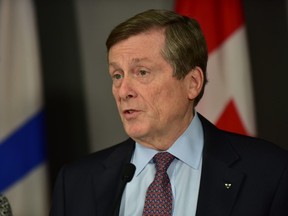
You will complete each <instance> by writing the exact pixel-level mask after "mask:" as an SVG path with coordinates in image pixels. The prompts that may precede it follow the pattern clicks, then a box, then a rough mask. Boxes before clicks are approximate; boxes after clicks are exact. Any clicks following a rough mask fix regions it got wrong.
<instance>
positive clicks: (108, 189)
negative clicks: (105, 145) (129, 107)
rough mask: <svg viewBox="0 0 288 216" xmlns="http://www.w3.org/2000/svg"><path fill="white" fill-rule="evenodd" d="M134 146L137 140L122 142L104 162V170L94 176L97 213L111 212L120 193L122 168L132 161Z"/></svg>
mask: <svg viewBox="0 0 288 216" xmlns="http://www.w3.org/2000/svg"><path fill="white" fill-rule="evenodd" d="M134 148H135V142H134V141H133V140H131V139H128V140H127V141H125V142H124V143H121V144H120V145H119V147H118V148H116V149H115V150H114V151H112V152H111V154H110V155H109V157H108V158H107V159H106V160H105V161H104V162H103V172H101V173H100V174H97V175H95V176H94V178H95V181H94V182H95V184H94V188H95V196H96V203H97V206H98V208H97V210H96V211H97V215H101V216H107V215H110V214H111V213H110V212H111V211H112V206H113V203H114V202H115V199H116V195H117V193H119V186H120V184H121V173H122V169H123V167H124V165H125V164H127V163H129V162H130V160H131V157H132V154H133V151H134ZM96 179H97V180H96ZM96 182H97V183H96ZM119 204H120V203H119ZM117 208H119V206H117ZM117 215H118V214H117Z"/></svg>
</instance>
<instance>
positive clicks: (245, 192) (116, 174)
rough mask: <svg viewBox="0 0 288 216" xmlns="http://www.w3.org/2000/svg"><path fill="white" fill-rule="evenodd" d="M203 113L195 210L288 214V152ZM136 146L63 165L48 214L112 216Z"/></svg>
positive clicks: (213, 215)
mask: <svg viewBox="0 0 288 216" xmlns="http://www.w3.org/2000/svg"><path fill="white" fill-rule="evenodd" d="M199 116H200V120H201V122H202V125H203V130H204V151H203V165H202V176H201V182H200V190H199V197H198V205H197V213H196V215H197V216H228V215H231V216H265V215H269V216H288V154H287V152H286V151H284V150H281V149H280V148H278V147H276V146H275V145H274V144H271V143H269V142H266V141H264V140H260V139H255V138H251V137H246V136H241V135H237V134H233V133H228V132H225V131H222V130H219V129H217V128H216V127H215V126H214V125H212V124H211V123H210V122H208V121H207V120H206V119H205V118H204V117H202V116H201V115H199ZM134 148H135V142H134V141H133V140H132V139H128V140H126V141H125V142H123V143H120V144H118V145H116V146H113V147H110V148H108V149H105V150H102V151H99V152H96V153H93V154H91V155H89V156H88V157H85V158H83V159H81V160H79V161H77V162H75V163H73V164H70V165H67V166H65V167H64V168H63V169H62V170H61V171H60V173H59V176H58V179H57V181H56V184H55V189H54V193H53V202H52V208H51V212H50V215H51V216H109V215H110V212H111V208H112V205H113V203H114V200H115V196H116V193H117V191H118V190H119V185H120V184H121V172H122V169H123V166H124V165H125V164H127V163H129V162H130V159H131V156H132V154H133V151H134ZM187 205H189V200H187ZM177 216H178V215H177ZM179 216H181V215H179Z"/></svg>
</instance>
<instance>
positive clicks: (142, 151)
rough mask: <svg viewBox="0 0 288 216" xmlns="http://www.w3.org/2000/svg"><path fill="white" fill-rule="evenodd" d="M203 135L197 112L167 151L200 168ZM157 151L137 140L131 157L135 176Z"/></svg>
mask: <svg viewBox="0 0 288 216" xmlns="http://www.w3.org/2000/svg"><path fill="white" fill-rule="evenodd" d="M203 137H204V136H203V128H202V124H201V122H200V119H199V117H198V115H197V113H195V116H194V117H193V119H192V121H191V123H190V125H189V126H188V128H187V129H186V130H185V131H184V133H183V134H182V135H181V136H180V137H179V138H178V139H177V140H176V141H175V143H174V144H173V145H172V146H171V147H170V148H169V149H168V150H167V151H168V152H169V153H171V154H173V155H174V156H175V157H176V158H178V159H179V160H181V161H182V162H183V163H185V164H187V165H188V166H190V167H191V168H193V169H198V168H199V166H200V162H201V158H202V150H203V145H204V138H203ZM157 153H158V151H157V150H155V149H151V148H147V147H145V146H143V145H141V144H139V143H137V142H136V146H135V151H134V154H133V156H132V159H131V162H132V163H133V164H134V165H135V166H136V171H135V176H137V175H138V174H139V173H141V171H142V170H143V169H144V168H145V166H146V165H147V164H148V163H149V162H150V161H151V159H152V158H153V157H154V155H155V154H157Z"/></svg>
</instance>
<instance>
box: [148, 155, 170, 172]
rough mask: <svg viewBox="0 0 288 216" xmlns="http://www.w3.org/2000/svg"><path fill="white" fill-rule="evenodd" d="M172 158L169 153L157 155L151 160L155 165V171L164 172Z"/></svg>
mask: <svg viewBox="0 0 288 216" xmlns="http://www.w3.org/2000/svg"><path fill="white" fill-rule="evenodd" d="M174 158H175V157H174V156H173V155H172V154H170V153H169V152H160V153H157V154H156V155H155V156H154V158H153V159H154V162H155V165H156V171H157V172H166V171H167V169H168V167H169V166H170V164H171V163H172V161H173V160H174Z"/></svg>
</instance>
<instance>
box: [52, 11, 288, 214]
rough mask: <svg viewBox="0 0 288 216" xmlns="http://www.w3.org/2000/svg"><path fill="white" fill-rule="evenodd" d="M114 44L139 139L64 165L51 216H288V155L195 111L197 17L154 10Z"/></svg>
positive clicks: (126, 113) (125, 102)
mask: <svg viewBox="0 0 288 216" xmlns="http://www.w3.org/2000/svg"><path fill="white" fill-rule="evenodd" d="M106 45H107V51H108V63H109V74H110V76H111V78H112V91H113V95H114V97H115V101H116V104H117V107H118V110H119V114H120V117H121V120H122V122H123V126H124V128H125V131H126V133H127V134H128V135H129V137H130V138H129V139H128V140H126V141H124V142H122V143H120V144H118V145H115V146H113V147H111V148H108V149H105V150H102V151H100V152H96V153H94V154H91V155H89V156H88V157H85V158H83V159H81V160H80V161H77V162H75V163H73V164H71V165H67V166H66V167H64V168H63V169H62V170H61V172H60V174H59V177H58V180H57V182H56V186H55V191H54V196H53V204H52V209H51V215H53V216H64V215H66V216H74V215H75V216H76V215H77V216H79V215H85V216H90V215H91V216H92V215H94V216H107V215H123V216H124V215H125V216H138V215H139V216H140V215H165V216H172V215H174V216H188V215H189V216H191V215H199V216H213V215H215V216H218V215H219V216H224V215H233V216H243V215H247V216H248V215H249V216H250V215H251V216H256V215H259V216H260V215H261V216H263V215H270V216H280V215H283V216H284V215H288V170H287V169H288V155H287V152H285V151H284V150H281V149H279V148H277V147H276V146H275V145H273V144H271V143H268V142H266V141H263V140H260V139H256V138H251V137H245V136H242V135H238V134H233V133H228V132H225V131H222V130H219V129H217V128H216V127H215V126H214V125H212V124H211V123H210V122H209V121H208V120H206V119H205V118H204V117H203V116H201V115H200V114H199V113H197V112H196V111H195V107H196V105H197V103H198V102H199V100H200V99H201V97H202V95H203V93H204V87H205V84H206V80H207V78H206V65H207V58H208V54H207V47H206V43H205V39H204V36H203V33H202V31H201V29H200V26H199V24H198V23H197V21H196V20H194V19H191V18H188V17H184V16H181V15H178V14H176V13H174V12H171V11H164V10H149V11H145V12H143V13H140V14H137V15H136V16H134V17H132V18H130V19H128V20H127V21H125V22H123V23H121V24H120V25H118V26H117V27H116V28H114V29H113V31H112V32H111V34H110V35H109V37H108V39H107V42H106ZM111 133H112V132H111ZM129 163H130V164H133V165H134V166H135V167H136V170H135V173H134V168H133V167H134V166H133V165H130V166H128V168H127V166H126V164H129ZM123 170H124V171H123ZM131 179H132V180H131ZM130 180H131V181H130ZM129 181H130V182H129ZM127 182H129V183H127ZM126 183H127V185H126Z"/></svg>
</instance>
